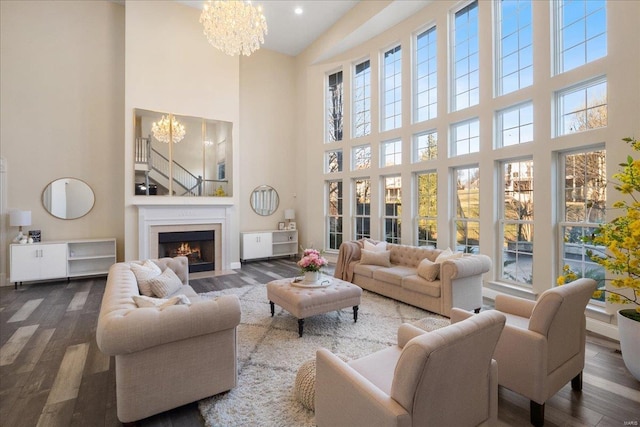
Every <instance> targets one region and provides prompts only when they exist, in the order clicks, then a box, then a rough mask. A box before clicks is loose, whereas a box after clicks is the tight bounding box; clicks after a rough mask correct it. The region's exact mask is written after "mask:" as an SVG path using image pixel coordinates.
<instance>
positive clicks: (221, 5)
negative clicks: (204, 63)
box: [200, 0, 267, 56]
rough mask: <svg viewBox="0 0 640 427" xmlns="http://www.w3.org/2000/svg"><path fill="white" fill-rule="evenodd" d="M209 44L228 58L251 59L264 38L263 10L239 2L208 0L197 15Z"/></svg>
mask: <svg viewBox="0 0 640 427" xmlns="http://www.w3.org/2000/svg"><path fill="white" fill-rule="evenodd" d="M200 23H201V24H202V25H203V26H204V35H205V36H207V40H209V43H211V45H213V47H215V48H216V49H220V50H221V51H223V52H224V53H226V54H227V55H230V56H235V55H239V54H243V55H245V56H249V55H251V54H252V53H253V52H254V51H256V50H258V49H260V44H261V43H264V35H265V34H267V20H266V19H265V17H264V15H263V14H262V8H261V7H258V8H255V7H253V6H252V5H251V2H245V1H239V0H218V1H212V0H209V2H208V3H206V4H205V5H204V10H203V11H202V14H201V15H200Z"/></svg>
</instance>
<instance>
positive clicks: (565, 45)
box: [554, 0, 607, 73]
mask: <svg viewBox="0 0 640 427" xmlns="http://www.w3.org/2000/svg"><path fill="white" fill-rule="evenodd" d="M556 4H557V7H556V10H555V12H556V15H557V17H558V19H556V22H557V28H556V31H555V32H554V33H555V35H556V38H557V39H556V46H558V49H559V51H558V52H557V56H556V72H557V73H563V72H565V71H569V70H572V69H574V68H576V67H579V66H581V65H584V64H586V63H588V62H591V61H594V60H596V59H598V58H602V57H603V56H606V55H607V9H606V1H605V0H559V1H558V2H557V3H556Z"/></svg>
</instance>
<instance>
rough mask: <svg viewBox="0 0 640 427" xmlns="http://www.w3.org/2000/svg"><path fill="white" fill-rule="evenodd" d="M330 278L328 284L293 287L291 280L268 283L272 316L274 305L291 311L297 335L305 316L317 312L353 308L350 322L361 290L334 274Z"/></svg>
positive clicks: (300, 333)
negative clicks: (296, 326)
mask: <svg viewBox="0 0 640 427" xmlns="http://www.w3.org/2000/svg"><path fill="white" fill-rule="evenodd" d="M330 280H331V283H330V284H329V285H327V286H319V287H316V286H294V284H293V283H292V279H279V280H274V281H271V282H269V283H267V298H268V299H269V303H270V305H271V316H273V315H274V313H275V304H278V305H279V306H280V307H282V308H284V309H285V310H287V311H288V312H289V313H291V314H293V315H294V316H295V317H297V318H298V334H299V335H300V336H302V332H303V329H304V319H305V318H307V317H310V316H315V315H317V314H324V313H328V312H330V311H335V310H340V309H343V308H347V307H353V321H354V322H357V321H358V306H359V305H360V299H361V297H362V289H361V288H360V287H359V286H356V285H354V284H352V283H349V282H345V281H344V280H340V279H337V278H335V277H332V278H330ZM321 282H322V281H321ZM296 285H299V284H296Z"/></svg>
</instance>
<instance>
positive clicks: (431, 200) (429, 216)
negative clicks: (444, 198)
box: [416, 172, 438, 247]
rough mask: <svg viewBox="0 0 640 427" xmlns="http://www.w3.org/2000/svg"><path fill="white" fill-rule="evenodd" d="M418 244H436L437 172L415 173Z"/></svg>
mask: <svg viewBox="0 0 640 427" xmlns="http://www.w3.org/2000/svg"><path fill="white" fill-rule="evenodd" d="M416 188H417V200H418V203H417V215H416V218H417V226H418V229H417V236H418V246H433V247H436V246H437V240H438V228H437V217H438V174H437V173H436V172H427V173H419V174H417V175H416Z"/></svg>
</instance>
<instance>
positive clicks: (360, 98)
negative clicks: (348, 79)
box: [352, 60, 371, 138]
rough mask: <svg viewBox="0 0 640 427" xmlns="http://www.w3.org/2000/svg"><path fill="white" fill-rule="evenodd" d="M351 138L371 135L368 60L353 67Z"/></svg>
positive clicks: (369, 71)
mask: <svg viewBox="0 0 640 427" xmlns="http://www.w3.org/2000/svg"><path fill="white" fill-rule="evenodd" d="M352 110H353V136H354V138H359V137H361V136H365V135H369V134H370V133H371V67H370V63H369V60H366V61H364V62H361V63H360V64H357V65H356V66H355V67H354V75H353V107H352Z"/></svg>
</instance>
